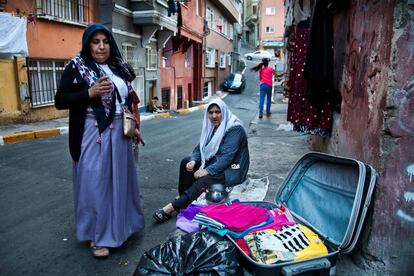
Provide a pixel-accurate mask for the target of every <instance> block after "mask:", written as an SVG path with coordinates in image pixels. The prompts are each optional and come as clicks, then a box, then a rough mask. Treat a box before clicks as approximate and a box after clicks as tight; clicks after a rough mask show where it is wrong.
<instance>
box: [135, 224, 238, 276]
mask: <svg viewBox="0 0 414 276" xmlns="http://www.w3.org/2000/svg"><path fill="white" fill-rule="evenodd" d="M140 275H177V276H178V275H199V276H207V275H242V269H241V267H240V264H239V256H238V253H237V249H236V247H235V246H234V245H233V243H232V242H231V241H229V240H227V239H225V238H223V237H220V236H218V235H216V234H214V233H211V232H208V231H204V230H201V231H198V232H196V233H189V234H185V235H181V236H176V237H173V238H171V239H169V240H167V241H166V242H165V243H162V244H160V245H158V246H156V247H154V248H152V249H150V250H148V251H147V252H145V253H144V254H143V255H142V257H141V259H140V261H139V264H138V266H137V268H136V270H135V273H134V276H140Z"/></svg>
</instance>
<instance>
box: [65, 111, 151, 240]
mask: <svg viewBox="0 0 414 276" xmlns="http://www.w3.org/2000/svg"><path fill="white" fill-rule="evenodd" d="M73 187H74V202H75V220H76V235H77V238H78V240H80V241H94V242H95V243H96V245H98V246H105V247H119V246H120V245H122V243H124V242H125V241H126V240H127V239H128V237H129V236H131V235H132V234H133V233H135V232H138V231H139V230H141V229H143V228H144V216H143V212H142V206H141V199H140V192H139V188H138V180H137V174H136V168H135V160H134V156H133V149H132V141H131V139H128V138H126V136H124V135H123V132H122V118H121V117H120V116H119V115H117V116H115V119H114V121H113V123H112V125H111V126H110V127H108V128H107V129H105V131H104V132H103V133H101V135H99V132H98V127H97V126H96V121H95V118H94V116H93V115H91V114H87V116H86V121H85V130H84V133H83V140H82V148H81V156H80V159H79V162H74V164H73Z"/></svg>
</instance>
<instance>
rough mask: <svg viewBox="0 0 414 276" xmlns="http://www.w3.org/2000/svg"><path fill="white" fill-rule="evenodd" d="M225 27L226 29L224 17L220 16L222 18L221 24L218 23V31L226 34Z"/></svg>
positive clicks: (220, 19)
mask: <svg viewBox="0 0 414 276" xmlns="http://www.w3.org/2000/svg"><path fill="white" fill-rule="evenodd" d="M223 27H224V17H223V16H221V15H220V17H219V22H218V24H217V29H218V30H219V31H220V32H221V33H224V30H223Z"/></svg>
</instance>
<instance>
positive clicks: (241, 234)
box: [207, 217, 273, 239]
mask: <svg viewBox="0 0 414 276" xmlns="http://www.w3.org/2000/svg"><path fill="white" fill-rule="evenodd" d="M272 222H273V219H272V218H271V217H269V218H268V219H267V220H266V221H263V222H261V223H259V224H257V225H253V226H251V227H249V228H247V229H246V230H244V231H242V232H236V231H232V230H230V229H228V228H225V229H216V228H212V227H209V226H207V229H208V230H209V231H211V232H214V233H216V234H218V235H220V236H222V237H224V236H225V235H229V236H230V237H232V238H234V239H241V238H243V237H244V236H246V235H247V234H248V233H249V232H251V231H253V230H254V229H257V228H260V227H263V226H266V225H268V224H270V223H272Z"/></svg>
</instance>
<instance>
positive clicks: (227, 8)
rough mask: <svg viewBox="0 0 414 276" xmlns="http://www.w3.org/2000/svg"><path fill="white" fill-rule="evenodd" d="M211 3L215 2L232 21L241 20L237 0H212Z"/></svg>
mask: <svg viewBox="0 0 414 276" xmlns="http://www.w3.org/2000/svg"><path fill="white" fill-rule="evenodd" d="M210 2H211V3H213V4H215V5H216V6H217V7H218V8H219V9H220V11H221V12H223V14H224V15H225V16H226V17H227V18H228V20H229V21H230V22H232V23H234V22H238V21H239V15H240V12H239V11H238V10H237V6H236V5H235V1H231V0H210Z"/></svg>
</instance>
